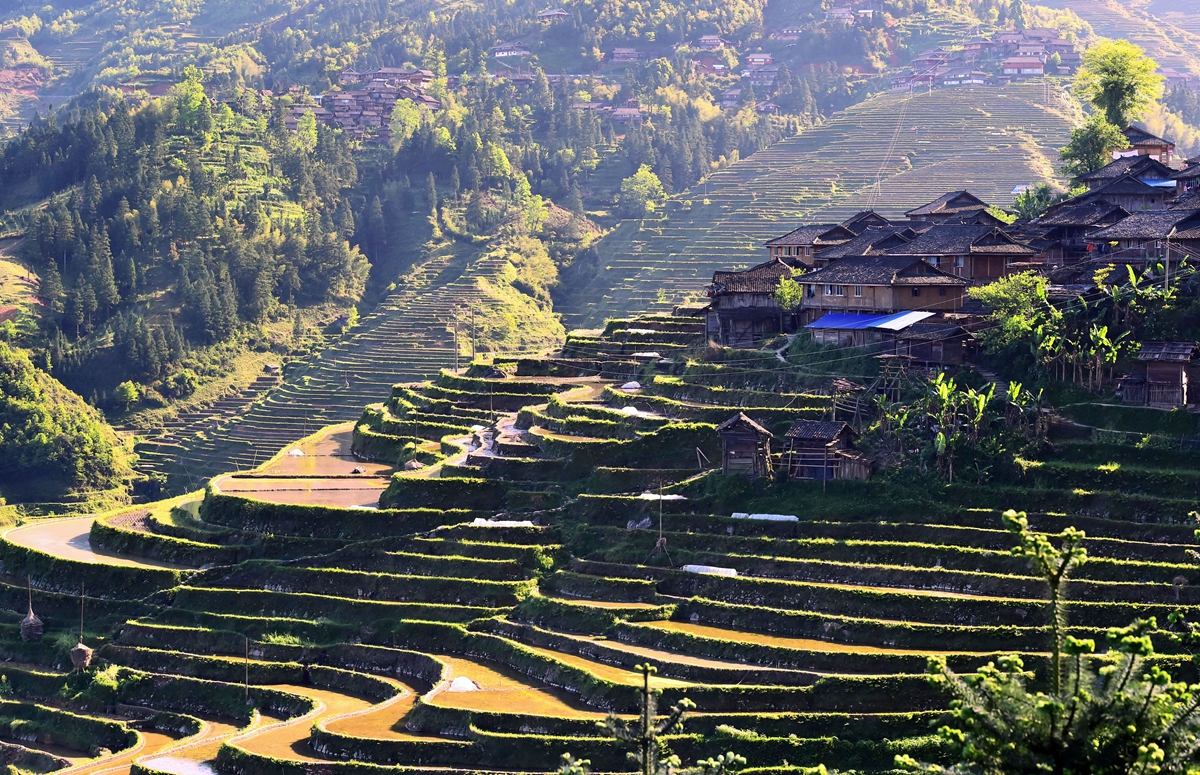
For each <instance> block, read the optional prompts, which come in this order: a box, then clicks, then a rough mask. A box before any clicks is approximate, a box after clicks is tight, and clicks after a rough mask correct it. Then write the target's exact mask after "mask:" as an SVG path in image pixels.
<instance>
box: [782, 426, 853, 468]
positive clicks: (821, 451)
mask: <svg viewBox="0 0 1200 775" xmlns="http://www.w3.org/2000/svg"><path fill="white" fill-rule="evenodd" d="M857 438H858V434H857V433H855V432H854V429H853V428H851V427H850V426H849V425H848V424H846V423H844V422H840V421H839V422H827V421H819V420H797V421H796V423H795V424H794V425H793V426H792V427H791V428H790V429H789V430H788V432H787V433H785V434H784V436H783V454H782V455H781V463H782V465H783V467H784V468H785V469H786V470H787V472H788V475H789V476H791V477H793V478H795V479H820V480H828V479H858V480H862V479H866V478H867V477H868V476H870V474H871V461H870V459H869V458H867V457H865V456H863V455H861V454H859V453H858V452H857V451H855V449H854V441H855V439H857Z"/></svg>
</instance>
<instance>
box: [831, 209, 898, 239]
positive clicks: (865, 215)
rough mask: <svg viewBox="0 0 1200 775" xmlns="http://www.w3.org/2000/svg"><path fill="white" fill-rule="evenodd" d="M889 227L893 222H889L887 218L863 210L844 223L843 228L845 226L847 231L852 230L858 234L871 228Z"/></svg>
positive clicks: (872, 211)
mask: <svg viewBox="0 0 1200 775" xmlns="http://www.w3.org/2000/svg"><path fill="white" fill-rule="evenodd" d="M889 225H891V221H889V220H888V219H887V218H884V217H883V216H882V215H880V214H879V213H877V212H875V211H874V210H862V211H860V212H857V213H855V214H854V215H852V216H850V217H849V218H847V219H846V220H844V221H842V226H845V227H846V228H847V229H850V230H851V231H853V232H854V233H856V234H857V233H858V232H859V231H861V230H863V229H865V228H868V227H870V226H889Z"/></svg>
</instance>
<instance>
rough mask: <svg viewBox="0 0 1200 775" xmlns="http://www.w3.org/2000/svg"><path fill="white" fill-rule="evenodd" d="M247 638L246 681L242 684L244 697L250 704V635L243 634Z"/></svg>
mask: <svg viewBox="0 0 1200 775" xmlns="http://www.w3.org/2000/svg"><path fill="white" fill-rule="evenodd" d="M242 637H244V638H245V639H246V661H245V662H244V663H243V664H244V665H245V668H246V672H245V683H243V684H242V699H243V700H245V702H246V704H247V705H249V704H250V636H249V635H244V636H242Z"/></svg>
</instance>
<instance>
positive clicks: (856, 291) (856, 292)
mask: <svg viewBox="0 0 1200 775" xmlns="http://www.w3.org/2000/svg"><path fill="white" fill-rule="evenodd" d="M854 295H855V296H862V286H861V285H856V286H854Z"/></svg>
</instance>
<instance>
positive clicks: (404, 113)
mask: <svg viewBox="0 0 1200 775" xmlns="http://www.w3.org/2000/svg"><path fill="white" fill-rule="evenodd" d="M388 125H389V127H390V129H391V132H392V134H391V142H392V149H393V150H398V149H399V148H401V147H403V146H404V144H405V143H407V142H408V141H409V139H410V138H411V137H412V136H413V134H414V133H415V132H416V131H417V128H418V127H420V126H421V109H420V108H418V107H417V103H415V102H413V101H412V100H410V99H403V100H396V104H395V105H394V106H393V107H392V117H391V120H390V121H389V124H388Z"/></svg>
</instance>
